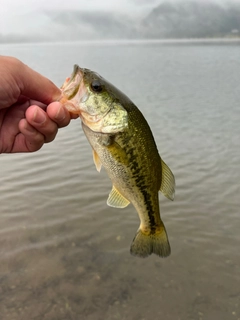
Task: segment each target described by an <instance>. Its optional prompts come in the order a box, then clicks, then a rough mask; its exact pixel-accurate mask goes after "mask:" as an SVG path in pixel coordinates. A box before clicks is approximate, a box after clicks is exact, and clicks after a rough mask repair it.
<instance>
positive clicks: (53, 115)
mask: <svg viewBox="0 0 240 320" xmlns="http://www.w3.org/2000/svg"><path fill="white" fill-rule="evenodd" d="M47 115H48V116H49V117H50V119H52V120H53V121H54V122H56V123H57V125H58V128H62V127H66V126H67V125H68V124H69V122H70V120H71V115H70V113H69V112H68V111H67V109H66V108H65V107H64V106H63V105H62V104H61V103H60V102H53V103H50V104H49V105H48V107H47Z"/></svg>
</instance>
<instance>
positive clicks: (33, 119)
mask: <svg viewBox="0 0 240 320" xmlns="http://www.w3.org/2000/svg"><path fill="white" fill-rule="evenodd" d="M25 117H26V119H22V120H21V121H20V123H19V130H20V132H21V133H22V134H23V135H24V137H25V144H26V147H27V149H28V150H29V151H31V152H32V151H36V150H39V149H40V148H41V147H42V145H43V144H44V143H48V142H51V141H53V140H54V139H55V137H56V134H57V131H58V128H62V127H65V126H67V125H68V124H69V122H70V120H71V117H70V114H69V112H68V111H67V110H66V109H65V108H64V107H63V106H62V105H61V103H59V102H53V103H51V104H49V106H48V107H47V110H46V111H45V110H43V109H42V108H41V107H39V106H37V105H32V106H30V107H29V108H28V109H27V110H26V114H25Z"/></svg>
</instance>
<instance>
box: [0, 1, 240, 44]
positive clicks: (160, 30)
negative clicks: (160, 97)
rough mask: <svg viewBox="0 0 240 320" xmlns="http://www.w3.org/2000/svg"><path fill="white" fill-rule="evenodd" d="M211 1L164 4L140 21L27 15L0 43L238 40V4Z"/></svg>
mask: <svg viewBox="0 0 240 320" xmlns="http://www.w3.org/2000/svg"><path fill="white" fill-rule="evenodd" d="M173 1H174V0H173ZM213 1H214V0H213ZM213 1H212V2H211V0H210V1H206V0H205V1H203V0H182V1H178V2H171V1H165V2H163V3H161V4H160V5H158V6H157V7H156V8H154V9H152V10H151V12H146V15H145V17H144V18H141V19H140V18H139V17H131V18H130V17H128V16H127V15H123V14H120V13H117V12H102V11H101V12H99V11H96V12H92V11H91V12H90V11H87V12H86V11H76V10H74V11H73V10H64V11H61V10H59V11H47V12H46V11H42V12H35V13H33V12H30V13H28V14H26V15H25V16H22V17H21V16H19V17H18V18H21V28H16V32H15V33H14V34H1V33H0V43H4V42H31V41H34V42H42V41H51V42H52V41H81V40H93V39H97V40H98V39H151V38H154V39H167V38H211V37H229V36H231V37H240V4H237V3H228V5H227V6H221V5H218V4H216V3H215V2H213ZM29 25H31V26H32V28H29Z"/></svg>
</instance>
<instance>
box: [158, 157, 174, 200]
mask: <svg viewBox="0 0 240 320" xmlns="http://www.w3.org/2000/svg"><path fill="white" fill-rule="evenodd" d="M161 164H162V182H161V187H160V191H161V192H162V193H163V194H164V195H165V197H167V198H168V199H170V200H173V199H174V194H175V178H174V175H173V173H172V171H171V170H170V169H169V167H168V166H167V165H166V163H165V162H164V161H163V160H162V159H161Z"/></svg>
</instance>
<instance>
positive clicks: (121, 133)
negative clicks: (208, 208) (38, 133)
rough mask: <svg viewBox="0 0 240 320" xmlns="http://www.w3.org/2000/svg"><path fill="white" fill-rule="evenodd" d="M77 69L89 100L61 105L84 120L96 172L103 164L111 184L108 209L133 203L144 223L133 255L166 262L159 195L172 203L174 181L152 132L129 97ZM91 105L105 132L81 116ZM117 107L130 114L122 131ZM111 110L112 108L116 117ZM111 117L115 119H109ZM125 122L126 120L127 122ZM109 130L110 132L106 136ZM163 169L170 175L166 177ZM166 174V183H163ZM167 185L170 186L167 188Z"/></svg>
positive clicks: (166, 238)
mask: <svg viewBox="0 0 240 320" xmlns="http://www.w3.org/2000/svg"><path fill="white" fill-rule="evenodd" d="M79 69H80V70H78V72H80V73H82V80H81V81H83V82H84V86H85V89H84V90H83V89H82V94H81V96H84V98H80V99H82V100H85V101H84V102H82V103H81V102H80V103H79V101H72V106H71V103H70V104H69V101H68V99H67V98H68V97H65V101H63V102H65V105H66V106H68V109H69V111H72V110H73V108H77V109H78V111H79V115H80V117H81V119H82V127H83V131H84V133H85V135H86V137H87V139H88V141H89V143H90V145H91V146H92V149H93V150H94V151H93V152H94V162H95V164H96V167H97V169H98V170H100V168H101V165H103V167H105V169H106V171H107V173H108V175H109V177H110V179H111V180H112V183H113V189H112V191H111V192H110V195H109V198H108V205H111V206H114V207H118V208H122V207H125V206H127V205H128V204H129V203H130V202H131V203H132V204H133V206H134V207H135V208H136V210H137V212H138V214H139V218H140V221H141V224H140V227H139V230H138V232H137V234H136V236H135V238H134V239H133V243H132V245H131V250H130V251H131V253H132V254H133V255H137V256H140V257H146V256H148V255H150V254H151V253H155V254H157V255H159V256H162V257H165V256H168V255H169V254H170V251H171V250H170V245H169V241H168V237H167V233H166V230H165V227H164V224H163V222H162V220H161V218H160V210H159V200H158V191H159V190H161V191H162V192H163V193H164V194H165V195H166V196H167V197H168V198H170V199H172V198H173V194H172V193H173V192H174V185H173V184H175V182H174V177H173V175H172V173H171V171H170V169H169V168H168V167H167V165H166V164H165V163H164V162H163V161H162V159H161V157H160V155H159V153H158V150H157V146H156V143H155V141H154V138H153V135H152V132H151V129H150V127H149V125H148V123H147V121H146V120H145V118H144V116H143V115H142V113H141V112H140V110H139V109H138V108H137V107H136V106H135V105H134V104H133V103H132V101H131V100H130V99H129V98H128V97H127V96H126V95H124V94H123V93H122V92H121V91H119V90H118V89H117V88H115V87H114V86H112V85H111V84H109V83H108V82H107V81H106V80H105V79H103V78H102V77H100V76H99V75H97V74H96V73H93V72H92V71H89V70H88V71H87V73H88V75H89V72H91V74H90V79H89V78H88V81H86V79H84V75H85V73H86V71H81V70H86V69H81V68H79ZM84 72H85V73H84ZM86 78H87V77H86ZM91 81H92V82H91ZM93 81H95V84H96V81H99V83H100V85H102V86H104V90H105V91H104V94H102V99H100V94H94V93H93V91H94V90H92V91H91V87H90V86H91V83H93ZM70 84H71V81H70ZM80 87H81V85H80ZM86 92H87V94H86ZM63 93H64V86H63ZM100 93H101V92H100ZM106 93H107V94H106ZM91 94H92V96H93V97H92V99H91V101H92V102H91V105H90V104H89V107H86V105H87V103H86V101H87V100H89V99H87V100H86V95H89V96H91ZM71 98H72V96H71ZM78 100H79V97H78ZM66 101H67V102H66ZM94 101H95V103H94ZM96 101H97V102H96ZM93 104H94V106H95V108H96V114H98V113H99V108H102V110H104V116H103V117H102V118H104V117H105V123H104V125H102V124H101V125H102V127H104V128H102V127H101V128H100V127H99V128H97V129H96V123H94V124H92V123H90V122H89V120H88V115H87V116H84V115H83V113H85V111H86V110H91V113H92V110H93V109H94V106H93ZM104 104H109V105H110V108H109V110H108V112H107V113H106V110H107V107H106V106H104ZM76 105H77V107H76ZM100 105H101V107H100ZM119 105H120V107H122V108H123V109H124V110H125V112H127V117H126V119H127V125H125V121H123V122H124V125H122V128H120V129H119V120H120V117H119V110H120V111H121V108H120V107H119ZM114 106H117V107H116V109H114ZM71 108H72V109H71ZM111 108H112V109H114V112H113V111H112V109H111ZM119 108H120V109H119ZM85 109H86V110H85ZM89 112H90V111H89ZM111 112H112V114H110V113H111ZM96 114H95V117H96ZM109 114H110V115H111V117H110V116H109ZM106 115H107V116H106ZM91 116H92V115H91ZM125 116H126V114H125ZM107 117H108V118H109V119H110V120H109V119H107ZM123 119H125V118H124V117H123ZM109 121H110V123H111V128H113V127H114V126H115V127H116V126H117V128H118V129H117V130H115V127H114V128H113V129H111V130H110V129H108V128H109ZM106 128H107V130H108V132H105V131H106ZM163 168H164V170H165V171H166V172H165V173H164V172H163ZM164 174H165V176H166V178H165V179H162V178H163V175H164ZM163 182H164V183H165V184H166V185H163Z"/></svg>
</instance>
